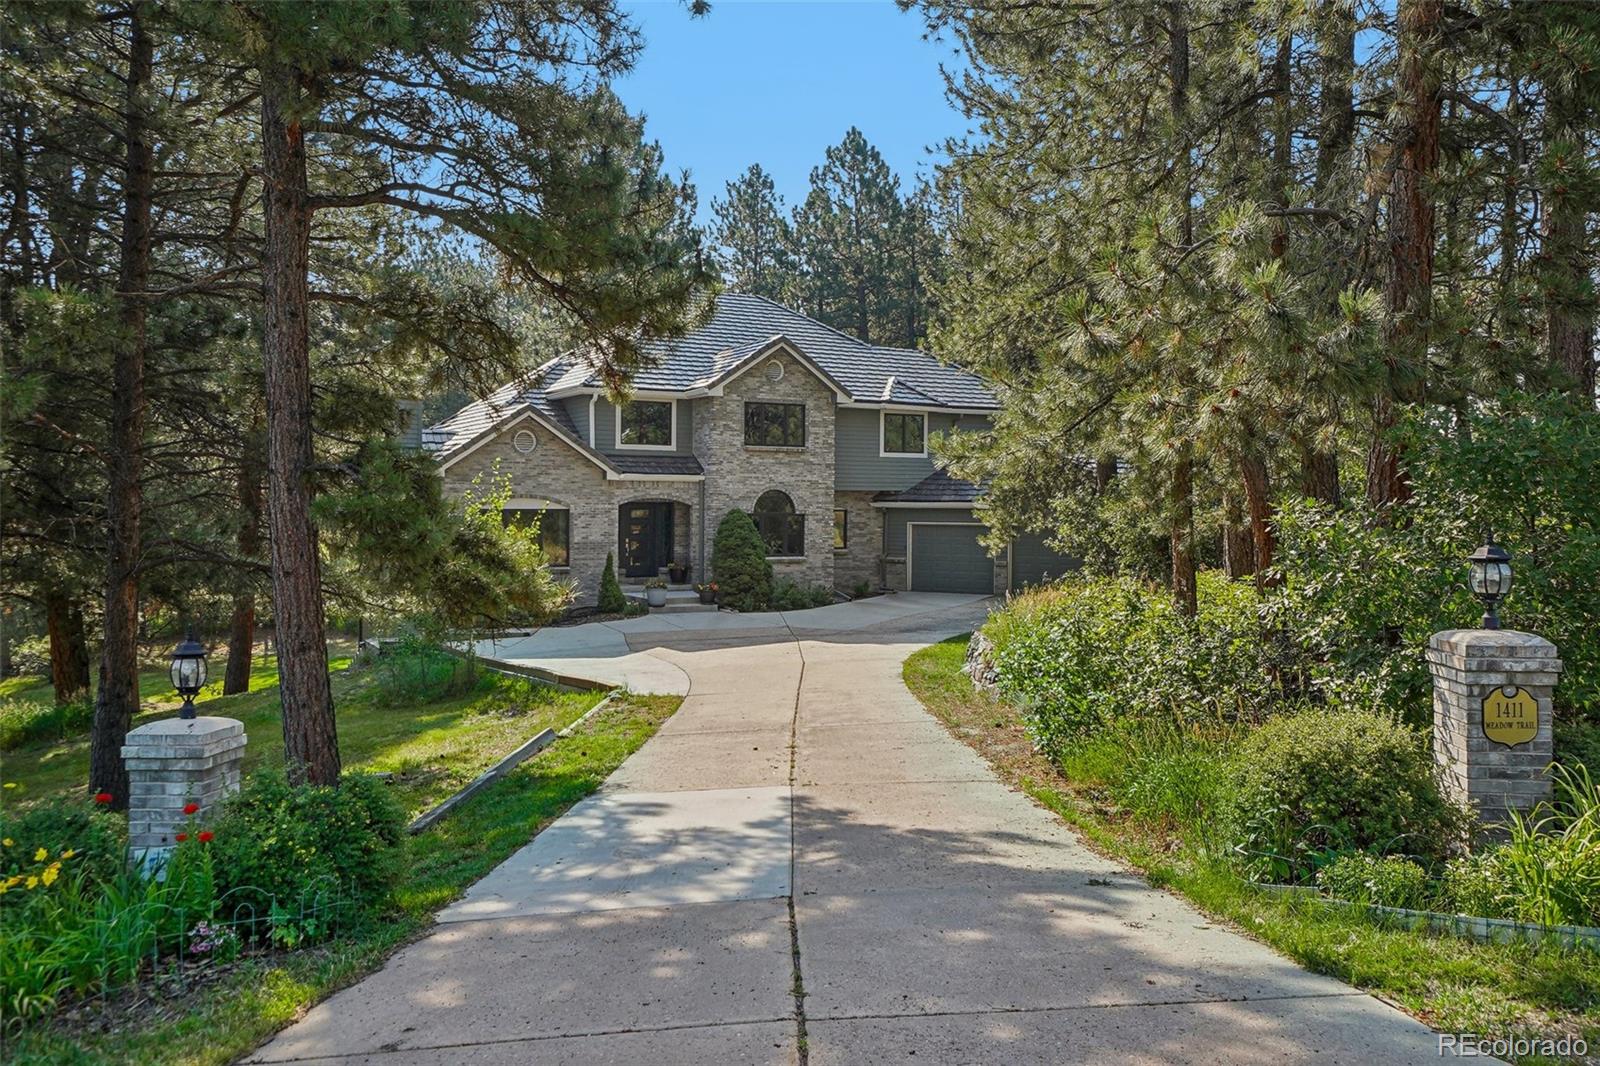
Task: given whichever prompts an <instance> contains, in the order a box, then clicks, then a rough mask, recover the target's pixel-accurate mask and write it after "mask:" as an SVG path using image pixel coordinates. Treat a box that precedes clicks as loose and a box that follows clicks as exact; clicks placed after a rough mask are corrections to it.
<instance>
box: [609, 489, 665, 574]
mask: <svg viewBox="0 0 1600 1066" xmlns="http://www.w3.org/2000/svg"><path fill="white" fill-rule="evenodd" d="M617 539H618V540H619V541H620V542H621V544H622V560H621V562H622V573H623V576H624V577H655V576H656V575H657V574H659V573H660V572H661V569H662V567H664V566H666V565H667V563H669V562H671V561H672V504H670V503H630V504H626V505H624V506H623V507H622V508H621V511H620V514H619V529H618V537H617Z"/></svg>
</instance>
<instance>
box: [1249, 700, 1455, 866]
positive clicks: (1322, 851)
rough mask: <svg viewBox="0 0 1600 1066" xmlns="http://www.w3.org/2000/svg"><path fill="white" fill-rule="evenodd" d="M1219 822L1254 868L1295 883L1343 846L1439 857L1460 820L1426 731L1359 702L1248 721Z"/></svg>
mask: <svg viewBox="0 0 1600 1066" xmlns="http://www.w3.org/2000/svg"><path fill="white" fill-rule="evenodd" d="M1225 821H1226V824H1227V825H1228V827H1229V832H1230V839H1231V841H1232V843H1233V847H1234V849H1235V851H1236V852H1237V853H1238V854H1239V855H1240V856H1241V857H1242V858H1243V860H1244V863H1245V866H1246V868H1247V870H1248V872H1249V873H1250V874H1251V875H1252V876H1254V877H1256V878H1258V879H1270V880H1285V881H1296V882H1299V881H1305V880H1308V879H1309V878H1310V877H1311V876H1312V875H1313V874H1315V872H1316V870H1317V869H1318V868H1320V867H1321V866H1324V865H1326V864H1327V863H1328V862H1330V861H1331V860H1332V859H1334V858H1336V857H1337V856H1338V855H1340V854H1342V853H1345V852H1352V851H1376V852H1378V853H1381V854H1391V853H1396V852H1404V853H1406V854H1409V855H1413V856H1416V857H1418V858H1421V859H1423V860H1424V861H1429V862H1432V861H1442V860H1443V859H1444V858H1446V857H1447V856H1449V855H1450V854H1451V853H1452V852H1454V851H1455V850H1456V849H1457V846H1458V843H1459V841H1460V840H1461V839H1462V837H1463V835H1464V832H1465V827H1466V820H1465V815H1464V814H1463V812H1461V811H1460V810H1458V809H1457V808H1455V807H1453V806H1452V805H1451V804H1450V803H1448V802H1447V801H1446V800H1445V799H1444V797H1443V796H1442V795H1441V794H1440V792H1439V788H1438V784H1437V782H1436V781H1435V779H1434V770H1433V761H1432V758H1431V757H1430V755H1429V754H1428V750H1427V747H1426V744H1425V741H1424V739H1423V737H1422V736H1421V735H1420V734H1418V733H1417V732H1416V731H1415V730H1413V729H1411V728H1410V727H1408V726H1406V725H1403V724H1401V723H1399V722H1397V721H1395V720H1394V718H1393V717H1391V716H1389V715H1385V714H1381V713H1378V712H1374V711H1365V710H1317V709H1313V710H1306V711H1302V712H1300V713H1297V714H1288V715H1283V716H1281V717H1277V718H1274V719H1272V720H1270V721H1268V722H1267V723H1266V724H1264V725H1262V726H1261V727H1260V728H1258V729H1255V730H1253V731H1252V732H1251V733H1250V734H1249V735H1248V736H1247V737H1246V738H1245V739H1244V741H1243V742H1242V743H1241V744H1240V745H1239V747H1238V749H1237V751H1236V753H1235V756H1234V759H1233V766H1232V772H1231V774H1230V780H1229V800H1228V808H1227V811H1226V813H1225Z"/></svg>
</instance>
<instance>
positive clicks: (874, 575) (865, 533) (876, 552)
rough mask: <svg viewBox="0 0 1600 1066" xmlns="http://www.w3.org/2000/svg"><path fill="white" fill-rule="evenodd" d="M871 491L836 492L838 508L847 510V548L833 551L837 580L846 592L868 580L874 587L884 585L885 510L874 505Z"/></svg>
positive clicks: (835, 498) (835, 499)
mask: <svg viewBox="0 0 1600 1066" xmlns="http://www.w3.org/2000/svg"><path fill="white" fill-rule="evenodd" d="M874 495H876V494H875V493H871V492H836V493H834V494H833V506H834V508H835V509H843V510H844V512H845V531H846V534H847V537H846V542H845V548H844V550H843V551H835V552H834V553H833V582H834V584H835V585H836V586H837V587H838V588H840V589H843V590H844V591H846V592H849V591H850V590H852V589H854V588H855V587H856V585H858V584H860V583H861V582H863V581H865V582H866V583H867V584H868V585H869V586H871V587H872V588H873V589H874V590H876V589H881V588H883V587H884V583H883V582H884V572H883V511H882V510H881V509H880V508H877V507H874V506H872V497H873V496H874Z"/></svg>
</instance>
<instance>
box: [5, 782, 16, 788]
mask: <svg viewBox="0 0 1600 1066" xmlns="http://www.w3.org/2000/svg"><path fill="white" fill-rule="evenodd" d="M5 787H6V788H16V787H17V783H16V782H15V781H7V782H6V784H5Z"/></svg>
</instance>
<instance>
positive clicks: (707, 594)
mask: <svg viewBox="0 0 1600 1066" xmlns="http://www.w3.org/2000/svg"><path fill="white" fill-rule="evenodd" d="M700 602H701V603H716V602H717V594H716V593H715V592H713V591H712V590H710V589H701V590H700Z"/></svg>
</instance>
